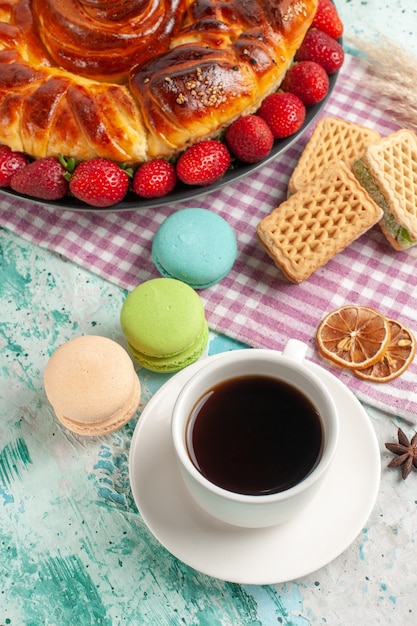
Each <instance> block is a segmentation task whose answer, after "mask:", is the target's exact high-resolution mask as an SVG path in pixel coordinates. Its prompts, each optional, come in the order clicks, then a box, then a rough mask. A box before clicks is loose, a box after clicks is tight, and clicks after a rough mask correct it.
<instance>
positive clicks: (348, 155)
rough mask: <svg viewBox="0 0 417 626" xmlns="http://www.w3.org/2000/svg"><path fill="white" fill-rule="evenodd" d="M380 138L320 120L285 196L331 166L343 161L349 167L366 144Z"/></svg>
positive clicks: (334, 120) (357, 128) (337, 122)
mask: <svg viewBox="0 0 417 626" xmlns="http://www.w3.org/2000/svg"><path fill="white" fill-rule="evenodd" d="M380 138H381V136H380V134H379V133H377V132H376V131H375V130H371V129H370V128H366V127H365V126H360V125H359V124H354V123H353V122H348V121H346V120H342V119H340V118H338V117H324V118H323V119H321V120H320V121H319V122H318V123H317V125H316V127H315V129H314V131H313V134H312V135H311V137H310V139H309V141H308V142H307V144H306V146H305V148H304V150H303V153H302V154H301V157H300V159H299V161H298V163H297V166H296V168H295V169H294V171H293V173H292V175H291V178H290V180H289V181H288V193H289V194H292V193H295V192H296V191H298V190H299V189H301V188H302V187H305V186H306V185H308V183H310V182H311V181H312V180H314V178H316V176H318V175H319V174H321V172H323V171H324V170H325V169H326V168H327V167H329V165H331V164H332V163H337V162H338V161H343V162H344V163H346V164H347V165H349V166H351V165H352V164H353V162H354V161H356V159H359V158H360V157H361V156H362V155H363V153H364V150H365V148H366V147H367V146H368V145H369V144H371V143H374V142H375V141H378V140H379V139H380Z"/></svg>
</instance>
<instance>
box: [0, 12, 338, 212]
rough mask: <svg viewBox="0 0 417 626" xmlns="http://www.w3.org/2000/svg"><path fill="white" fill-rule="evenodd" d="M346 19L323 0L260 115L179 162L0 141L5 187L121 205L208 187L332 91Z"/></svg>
mask: <svg viewBox="0 0 417 626" xmlns="http://www.w3.org/2000/svg"><path fill="white" fill-rule="evenodd" d="M342 34H343V24H342V22H341V20H340V17H339V15H338V12H337V9H336V7H335V5H334V4H333V2H332V0H319V4H318V9H317V13H316V15H315V17H314V20H313V22H312V25H311V27H310V29H309V30H308V32H307V34H306V36H305V38H304V40H303V42H302V44H301V46H300V48H299V49H298V50H297V53H296V55H295V58H294V63H293V64H292V65H291V67H290V68H289V70H288V71H287V73H286V75H285V77H284V80H283V82H282V83H281V86H280V88H279V90H278V91H277V92H276V93H273V94H271V95H269V96H267V97H266V98H265V99H264V101H263V102H262V104H261V106H260V108H259V110H258V111H257V113H256V114H252V115H244V116H241V117H240V118H238V119H237V120H235V121H234V122H233V123H232V124H231V125H230V126H229V127H228V129H227V130H226V132H225V134H224V137H222V138H221V139H219V140H217V139H216V140H215V139H210V140H203V141H200V142H199V143H196V144H194V145H193V146H191V147H190V148H188V149H187V150H185V151H184V152H183V153H182V154H181V155H180V156H179V158H178V159H177V160H176V162H175V163H171V162H170V161H167V160H164V159H154V160H153V161H149V162H147V163H143V164H142V165H140V166H139V167H138V168H137V169H136V171H133V169H131V168H126V167H124V166H123V165H119V164H117V163H114V162H113V161H109V160H108V159H104V158H95V159H91V160H89V161H83V162H81V163H79V164H76V163H75V161H74V160H73V159H66V158H65V157H63V156H61V155H60V156H59V157H58V158H55V157H44V158H40V159H37V160H35V161H30V160H29V159H27V158H26V156H25V155H24V154H22V153H20V152H12V150H10V148H8V147H7V146H2V145H0V187H9V188H11V189H12V190H14V191H16V192H17V193H21V194H23V195H26V196H31V197H34V198H38V199H41V200H49V201H51V200H52V201H53V200H60V199H62V198H65V197H66V196H72V197H74V198H77V199H78V200H81V201H82V202H84V203H86V204H88V205H90V206H93V207H97V208H104V207H108V206H112V205H115V204H118V203H120V202H122V201H123V200H124V198H125V197H126V195H127V193H128V192H131V193H133V194H134V195H136V196H137V197H140V198H159V197H162V196H165V195H167V194H169V193H170V192H171V191H173V190H174V189H175V187H176V185H177V183H178V181H180V182H181V183H182V184H184V185H194V186H195V185H199V186H207V185H211V184H213V183H214V182H216V181H217V180H219V179H221V177H222V176H223V175H224V174H225V172H226V171H227V170H228V169H229V168H230V167H236V163H239V162H241V163H258V162H260V161H262V160H263V159H264V158H266V157H267V156H268V155H269V153H270V152H271V150H272V148H273V146H274V141H275V140H276V139H277V140H279V139H284V138H286V137H289V136H290V135H293V134H294V133H296V132H297V131H298V130H300V128H302V126H303V124H304V121H305V117H306V107H309V106H312V105H314V104H317V103H319V102H321V101H322V100H323V99H324V98H325V97H326V95H327V93H328V91H329V75H331V74H333V73H335V72H337V71H338V70H339V69H340V67H341V66H342V64H343V61H344V52H343V48H342V46H341V45H340V43H339V42H338V41H337V40H338V39H339V38H340V37H341V36H342Z"/></svg>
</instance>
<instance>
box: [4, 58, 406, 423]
mask: <svg viewBox="0 0 417 626" xmlns="http://www.w3.org/2000/svg"><path fill="white" fill-rule="evenodd" d="M362 74H363V65H362V62H361V61H359V60H358V59H357V58H355V57H352V56H350V55H347V57H346V61H345V64H344V66H343V69H342V71H341V73H340V76H339V79H338V81H337V85H336V87H335V89H334V91H333V94H332V96H331V98H330V99H329V100H328V102H327V104H326V106H325V110H324V112H323V115H335V116H339V117H342V118H345V119H347V120H350V121H353V122H357V123H361V124H364V125H366V126H369V127H371V128H374V129H376V130H378V131H379V132H380V133H381V134H383V135H385V134H388V133H390V132H392V131H393V130H396V128H397V127H396V125H395V124H394V123H393V122H392V120H390V119H389V117H388V116H387V113H386V112H385V111H384V107H383V104H381V103H380V102H379V101H378V99H377V98H376V97H375V95H373V94H372V93H370V92H367V91H366V87H365V85H364V82H363V81H362V80H361V76H362ZM310 133H311V130H310ZM310 133H307V134H306V135H305V136H304V137H303V138H302V139H301V140H299V141H298V142H297V143H296V144H295V145H294V146H292V147H291V148H290V149H289V150H288V151H287V152H286V154H285V156H284V157H282V158H280V159H277V160H276V161H274V162H272V163H269V164H268V165H265V167H263V168H261V169H260V170H258V171H257V172H255V173H253V174H251V175H249V176H247V177H246V178H244V179H242V180H239V181H236V182H235V183H233V184H231V185H228V186H226V187H224V188H223V189H221V190H218V191H214V192H211V193H208V194H207V195H205V196H202V197H201V198H199V199H198V200H197V201H196V200H193V201H188V202H182V203H179V204H176V205H173V206H165V207H161V208H160V209H142V210H137V211H129V212H122V213H112V212H109V211H106V212H103V213H100V211H97V212H88V211H87V212H85V213H81V212H72V211H67V210H62V209H57V208H54V207H49V206H48V207H46V206H45V207H43V206H39V205H36V204H32V203H30V202H27V201H22V200H18V199H11V198H10V196H6V195H3V198H2V199H1V200H0V225H2V226H4V227H5V228H7V229H10V230H11V231H13V232H15V233H17V234H19V235H21V236H22V237H24V238H26V239H27V240H29V241H31V242H33V243H35V244H38V245H39V246H42V247H44V248H48V249H50V250H53V251H55V252H58V253H60V254H63V255H64V256H66V257H67V258H68V259H71V260H72V261H74V262H75V263H78V264H79V265H81V266H83V267H85V268H87V269H89V270H91V271H92V272H95V273H96V274H98V275H100V276H102V277H103V278H106V279H107V280H109V281H111V282H113V283H115V284H117V285H119V286H120V287H122V288H125V289H128V290H130V289H132V288H133V287H135V286H136V285H137V284H138V283H140V282H142V281H144V280H147V279H149V278H153V277H156V276H158V273H157V271H156V269H155V267H154V265H153V263H152V260H151V243H152V238H153V236H154V234H155V232H156V230H157V228H158V227H159V225H160V224H161V222H162V221H163V220H164V219H165V217H166V216H167V215H169V214H170V213H172V212H173V211H175V210H178V209H181V208H185V207H190V206H200V207H203V208H207V209H211V210H213V211H216V212H217V213H219V214H220V215H222V216H223V217H224V218H226V219H227V220H228V222H229V223H230V224H231V225H232V227H233V228H234V230H235V232H236V235H237V237H238V244H239V255H238V258H237V260H236V263H235V265H234V268H233V270H232V271H231V272H230V273H229V275H228V276H227V277H226V278H225V279H224V280H223V281H222V282H221V283H220V284H218V285H215V286H214V287H211V288H210V289H205V290H203V291H200V292H199V293H200V295H201V297H202V299H203V301H204V304H205V307H206V313H207V318H208V320H209V324H210V327H211V328H212V329H213V330H216V331H218V332H221V333H225V334H226V335H228V336H230V337H232V338H234V339H237V340H240V341H242V342H245V343H247V344H249V345H250V346H253V347H263V348H270V349H277V350H281V349H282V348H283V346H284V344H285V342H286V340H287V339H288V338H289V337H294V338H297V339H300V340H302V341H304V342H306V343H307V344H308V346H309V353H308V356H309V358H310V359H311V360H313V361H315V362H317V363H319V364H321V365H322V366H324V367H327V368H329V369H331V371H332V372H333V373H334V374H335V375H336V376H337V377H338V378H339V379H341V380H342V381H343V382H344V383H345V384H346V385H347V386H348V387H349V388H350V389H351V390H352V391H353V392H354V393H355V394H356V396H357V397H358V398H359V399H360V400H361V401H364V402H366V403H368V404H370V405H373V406H375V407H377V408H379V409H382V410H383V411H385V412H387V413H390V414H393V415H396V416H399V417H403V418H406V419H408V420H411V421H413V422H417V364H416V363H414V364H412V365H411V366H410V367H409V369H408V370H407V371H406V372H405V373H404V374H403V375H402V376H400V377H399V378H397V379H395V380H393V381H392V382H390V383H385V384H371V383H366V382H363V381H361V380H359V379H357V378H355V377H354V376H353V375H351V374H350V373H349V372H347V371H339V370H338V369H336V368H334V369H332V368H331V365H329V364H327V363H323V361H322V360H321V359H320V357H319V355H318V354H317V350H316V347H315V340H314V334H315V330H316V328H317V325H318V323H319V322H320V320H321V319H322V317H323V316H324V315H325V314H326V313H327V312H329V311H331V310H333V309H335V308H337V307H339V306H342V305H345V304H352V303H355V304H360V305H367V306H371V307H374V308H376V309H378V310H379V311H381V312H382V313H384V314H385V315H387V316H388V317H392V318H395V319H398V320H400V321H402V322H403V323H404V324H406V325H407V326H408V327H409V328H411V329H414V330H417V323H416V316H417V269H416V267H417V246H416V247H415V248H412V249H411V250H409V251H407V252H404V253H399V252H395V251H394V250H393V249H392V248H391V246H390V245H389V244H388V243H387V242H386V240H385V238H384V236H383V235H382V233H381V232H380V230H379V228H378V227H375V228H373V229H372V230H371V231H369V232H368V233H366V234H365V235H363V236H362V237H361V238H360V239H359V240H357V241H356V242H355V243H354V244H353V245H352V246H350V247H349V248H348V249H347V250H345V251H344V252H342V253H341V254H339V255H338V256H337V257H336V258H335V259H334V260H332V261H331V262H330V263H328V264H327V265H326V266H325V267H323V268H321V269H320V270H319V271H318V272H316V273H315V274H314V275H313V276H312V277H311V278H310V279H309V280H307V281H306V282H305V283H302V284H300V285H294V284H289V283H288V282H287V281H286V280H285V279H284V278H283V276H282V275H281V273H280V272H279V271H278V269H277V268H276V267H275V265H274V264H273V262H272V261H271V260H270V259H269V257H268V256H267V255H266V253H265V252H264V251H263V250H262V249H261V247H260V245H259V244H258V243H257V239H256V234H255V229H256V226H257V224H258V222H259V221H260V220H261V219H262V217H264V216H265V215H266V214H268V213H269V212H270V211H271V210H272V209H273V208H274V207H276V206H277V205H278V204H279V203H280V202H281V201H282V200H284V198H285V196H286V187H287V181H288V178H289V175H290V173H291V171H292V170H293V168H294V166H295V164H296V162H297V159H298V157H299V155H300V153H301V151H302V148H303V146H304V144H305V142H306V140H307V138H308V136H309V134H310ZM115 323H116V324H117V323H118V320H115Z"/></svg>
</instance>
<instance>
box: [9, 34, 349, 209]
mask: <svg viewBox="0 0 417 626" xmlns="http://www.w3.org/2000/svg"><path fill="white" fill-rule="evenodd" d="M339 42H340V43H342V42H341V40H339ZM339 74H340V70H338V71H336V72H334V73H333V74H330V75H329V90H328V92H327V94H326V96H325V97H324V98H323V100H321V101H320V102H318V103H317V104H314V105H312V106H309V107H307V114H306V120H305V122H304V124H303V126H302V128H300V130H298V131H297V132H296V133H294V134H292V135H290V136H289V137H287V138H284V139H275V140H274V145H273V148H272V150H271V152H270V153H269V155H268V156H267V157H265V159H263V160H262V161H259V162H258V163H241V162H238V168H236V169H230V170H228V171H227V172H226V173H225V174H224V176H223V177H222V178H221V179H220V180H218V181H216V182H215V183H213V184H212V185H208V186H207V187H201V186H198V187H197V186H195V187H192V186H186V185H184V184H182V183H180V184H177V186H176V188H175V189H174V191H173V192H171V193H169V194H167V195H166V196H162V197H161V198H151V199H145V198H140V197H139V196H135V195H134V194H133V192H129V194H128V199H127V200H126V199H125V200H123V201H122V202H119V203H118V204H114V205H111V206H109V207H94V206H90V205H88V204H86V203H84V202H82V201H81V200H77V199H76V198H68V196H66V197H65V198H62V200H42V199H40V198H33V197H31V196H24V195H23V194H20V193H17V192H16V191H13V189H11V188H10V187H0V199H1V196H4V197H5V198H8V199H9V200H13V199H15V200H19V201H21V202H23V203H24V204H28V205H30V204H32V205H33V204H35V205H39V206H41V207H43V208H48V207H49V208H54V209H59V210H61V211H74V212H76V213H80V212H81V213H98V214H100V215H101V214H103V213H124V212H129V211H140V210H145V209H153V208H162V207H164V206H167V205H173V204H178V203H180V202H188V201H191V200H195V199H197V198H201V197H202V196H205V195H208V194H210V193H213V192H217V191H219V190H221V189H223V187H226V186H227V185H231V184H233V183H235V182H237V181H239V180H241V179H242V178H246V177H247V176H249V175H250V174H253V173H255V172H256V171H258V170H259V169H261V168H262V167H264V166H266V165H268V164H269V163H271V161H273V160H274V159H277V158H279V157H281V156H283V155H284V154H285V152H286V151H287V150H289V148H291V147H292V146H293V145H294V144H295V143H296V142H297V141H298V139H300V138H301V137H302V136H303V135H304V134H305V133H306V132H307V130H308V129H309V128H310V126H311V125H312V124H313V122H314V121H315V120H316V119H317V117H318V116H319V115H320V113H322V111H323V109H324V107H325V105H326V103H327V101H328V99H329V98H330V97H331V95H332V93H333V90H334V88H335V86H336V83H337V79H338V76H339ZM176 190H177V191H176ZM67 200H68V201H67Z"/></svg>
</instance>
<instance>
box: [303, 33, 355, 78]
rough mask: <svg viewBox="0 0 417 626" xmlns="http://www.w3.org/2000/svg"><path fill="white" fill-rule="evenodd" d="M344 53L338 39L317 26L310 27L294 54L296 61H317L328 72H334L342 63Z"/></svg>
mask: <svg viewBox="0 0 417 626" xmlns="http://www.w3.org/2000/svg"><path fill="white" fill-rule="evenodd" d="M344 58H345V53H344V50H343V48H342V46H341V45H340V43H339V42H338V41H336V40H335V39H333V37H330V35H328V34H327V33H324V32H323V31H322V30H318V29H317V28H312V29H310V30H309V31H308V32H307V34H306V36H305V37H304V40H303V42H302V44H301V46H300V47H299V48H298V50H297V53H296V55H295V60H296V61H314V62H315V63H319V65H321V66H322V67H324V69H325V70H326V72H327V73H328V74H334V72H337V70H338V69H340V68H341V67H342V65H343V61H344Z"/></svg>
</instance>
